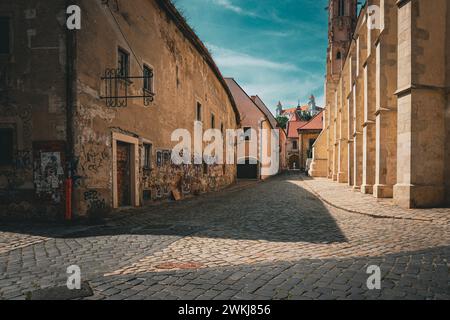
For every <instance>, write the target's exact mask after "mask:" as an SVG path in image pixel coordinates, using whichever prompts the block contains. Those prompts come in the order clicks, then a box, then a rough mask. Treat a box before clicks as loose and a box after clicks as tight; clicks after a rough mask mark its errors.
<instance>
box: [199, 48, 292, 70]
mask: <svg viewBox="0 0 450 320" xmlns="http://www.w3.org/2000/svg"><path fill="white" fill-rule="evenodd" d="M207 47H208V48H209V50H210V51H211V53H212V55H213V57H214V60H215V61H216V63H217V64H218V65H219V66H221V67H222V68H237V67H246V68H263V69H274V70H278V71H300V70H299V68H298V67H297V66H295V65H293V64H290V63H279V62H273V61H270V60H266V59H263V58H259V57H256V56H251V55H248V54H245V53H241V52H237V51H233V50H229V49H225V48H221V47H217V46H214V45H211V44H207Z"/></svg>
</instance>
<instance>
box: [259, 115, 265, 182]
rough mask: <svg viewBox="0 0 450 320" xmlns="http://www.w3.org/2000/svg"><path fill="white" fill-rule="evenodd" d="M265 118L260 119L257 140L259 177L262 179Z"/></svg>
mask: <svg viewBox="0 0 450 320" xmlns="http://www.w3.org/2000/svg"><path fill="white" fill-rule="evenodd" d="M266 121H267V120H266V119H262V120H261V123H260V130H259V131H260V138H259V139H260V140H259V144H260V146H259V150H260V152H259V179H260V180H262V166H263V165H262V158H263V148H262V140H263V131H262V130H263V123H264V122H266Z"/></svg>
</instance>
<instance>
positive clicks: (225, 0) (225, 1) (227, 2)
mask: <svg viewBox="0 0 450 320" xmlns="http://www.w3.org/2000/svg"><path fill="white" fill-rule="evenodd" d="M212 2H214V3H215V4H216V5H218V6H221V7H223V8H225V9H227V10H231V11H233V12H235V13H237V14H240V15H246V16H254V17H255V16H257V15H256V13H254V12H251V11H247V10H244V9H243V8H241V7H239V6H237V5H234V4H233V3H232V2H231V0H212Z"/></svg>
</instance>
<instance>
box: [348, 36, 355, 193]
mask: <svg viewBox="0 0 450 320" xmlns="http://www.w3.org/2000/svg"><path fill="white" fill-rule="evenodd" d="M355 52H356V46H355V45H354V43H353V44H352V47H351V55H350V56H349V60H348V61H349V66H348V68H349V71H348V72H349V79H348V84H347V87H348V95H347V104H346V106H347V115H348V126H347V129H348V130H347V137H348V148H347V159H348V162H347V163H348V167H347V172H348V185H349V186H353V185H354V182H355V181H354V144H353V133H354V112H353V108H354V89H353V88H354V85H353V83H354V79H355V73H356V68H355V66H356V65H355V59H354V55H355Z"/></svg>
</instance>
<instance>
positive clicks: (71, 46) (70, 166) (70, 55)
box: [63, 0, 76, 221]
mask: <svg viewBox="0 0 450 320" xmlns="http://www.w3.org/2000/svg"><path fill="white" fill-rule="evenodd" d="M75 2H76V1H74V0H72V1H70V0H66V1H65V7H64V11H66V9H67V8H68V7H69V6H70V5H72V4H75ZM63 28H65V36H66V77H65V78H66V79H65V81H66V164H67V176H66V182H65V193H66V207H65V219H66V220H68V221H70V220H72V217H73V212H72V209H73V201H72V200H73V176H74V174H75V170H76V168H75V165H76V164H75V158H74V148H75V146H74V123H73V106H74V104H75V95H74V88H75V81H76V77H75V67H74V65H75V57H76V36H75V31H71V30H69V29H68V28H67V27H66V26H65V25H64V26H63Z"/></svg>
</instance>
